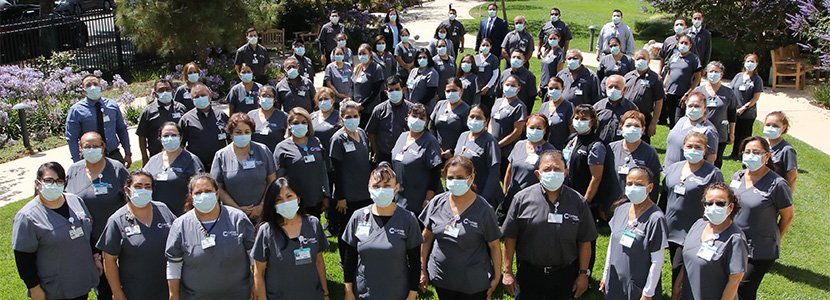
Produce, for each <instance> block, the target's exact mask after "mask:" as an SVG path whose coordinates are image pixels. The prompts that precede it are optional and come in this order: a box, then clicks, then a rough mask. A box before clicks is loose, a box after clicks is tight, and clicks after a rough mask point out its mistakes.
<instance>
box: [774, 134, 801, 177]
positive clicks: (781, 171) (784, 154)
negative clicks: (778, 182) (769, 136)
mask: <svg viewBox="0 0 830 300" xmlns="http://www.w3.org/2000/svg"><path fill="white" fill-rule="evenodd" d="M771 150H772V162H773V163H775V165H776V166H777V167H778V170H777V172H778V175H780V176H781V177H784V178H785V179H786V178H787V177H786V176H787V173H789V172H792V171H793V170H798V155H796V152H795V147H793V145H790V143H789V142H787V141H785V140H781V141H780V142H778V144H775V146H772V149H771Z"/></svg>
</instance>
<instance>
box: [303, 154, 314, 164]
mask: <svg viewBox="0 0 830 300" xmlns="http://www.w3.org/2000/svg"><path fill="white" fill-rule="evenodd" d="M303 161H304V162H305V163H313V162H314V154H309V155H306V156H303Z"/></svg>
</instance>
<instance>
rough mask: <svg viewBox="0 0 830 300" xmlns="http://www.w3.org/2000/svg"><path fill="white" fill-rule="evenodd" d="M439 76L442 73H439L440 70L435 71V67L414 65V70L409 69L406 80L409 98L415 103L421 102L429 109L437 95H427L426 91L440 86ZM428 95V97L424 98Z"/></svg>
mask: <svg viewBox="0 0 830 300" xmlns="http://www.w3.org/2000/svg"><path fill="white" fill-rule="evenodd" d="M439 78H440V74H438V71H435V68H434V67H426V68H425V69H423V70H421V69H418V68H416V67H413V68H412V70H411V71H409V79H407V80H406V86H407V87H408V91H409V97H407V98H408V99H407V100H409V101H412V102H413V103H414V102H418V103H421V104H423V105H424V106H426V107H427V109H429V107H430V106H431V105H430V104H431V102H432V100H433V98H435V97H434V95H427V94H426V92H427V89H429V88H438V87H439V85H440V82H439ZM436 93H437V90H436ZM427 96H428V98H424V97H427Z"/></svg>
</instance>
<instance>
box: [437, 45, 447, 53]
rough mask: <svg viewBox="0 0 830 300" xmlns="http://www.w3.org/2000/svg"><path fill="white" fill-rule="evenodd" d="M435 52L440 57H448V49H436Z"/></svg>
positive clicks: (442, 47)
mask: <svg viewBox="0 0 830 300" xmlns="http://www.w3.org/2000/svg"><path fill="white" fill-rule="evenodd" d="M435 51H437V52H438V55H447V47H444V46H441V47H438V48H435Z"/></svg>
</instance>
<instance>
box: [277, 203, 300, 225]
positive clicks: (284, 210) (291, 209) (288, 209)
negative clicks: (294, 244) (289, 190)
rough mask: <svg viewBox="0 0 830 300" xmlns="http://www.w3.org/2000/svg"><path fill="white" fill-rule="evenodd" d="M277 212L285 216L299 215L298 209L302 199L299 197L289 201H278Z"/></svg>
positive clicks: (289, 217)
mask: <svg viewBox="0 0 830 300" xmlns="http://www.w3.org/2000/svg"><path fill="white" fill-rule="evenodd" d="M276 210H277V213H278V214H280V216H282V217H283V218H286V219H289V220H290V219H294V217H295V216H297V211H299V210H300V201H299V200H297V198H294V199H289V200H288V201H285V202H281V203H277V206H276Z"/></svg>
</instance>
